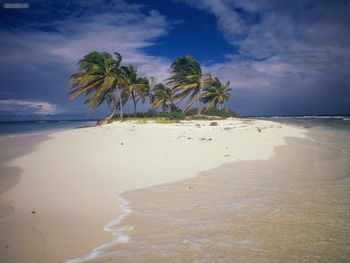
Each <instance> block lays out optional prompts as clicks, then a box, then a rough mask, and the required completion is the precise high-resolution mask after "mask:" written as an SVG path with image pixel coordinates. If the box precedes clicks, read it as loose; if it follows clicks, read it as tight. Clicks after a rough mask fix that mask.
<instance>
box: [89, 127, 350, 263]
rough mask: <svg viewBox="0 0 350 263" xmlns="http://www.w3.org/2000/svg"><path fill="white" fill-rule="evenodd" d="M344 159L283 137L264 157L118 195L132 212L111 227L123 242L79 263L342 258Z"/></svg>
mask: <svg viewBox="0 0 350 263" xmlns="http://www.w3.org/2000/svg"><path fill="white" fill-rule="evenodd" d="M320 134H321V135H322V133H320ZM320 134H319V135H320ZM316 135H317V134H316ZM323 136H324V135H323ZM330 140H332V138H330ZM348 160H349V155H348V153H345V152H344V151H342V150H334V149H330V148H329V147H328V146H327V145H325V144H316V143H313V142H311V141H310V140H306V139H295V138H289V139H288V145H286V146H279V147H277V148H276V149H275V155H274V156H273V157H272V158H271V159H270V160H267V161H266V160H265V161H241V162H237V163H231V164H224V165H221V166H220V167H218V168H215V169H212V170H209V171H205V172H201V173H200V174H199V176H198V177H195V178H191V179H188V180H184V181H181V182H175V183H170V184H164V185H160V186H155V187H150V188H147V189H140V190H133V191H128V192H125V193H123V194H122V197H123V198H125V199H127V200H128V201H129V202H130V208H131V209H132V210H133V212H132V213H131V214H130V215H129V216H127V218H126V219H125V220H124V221H122V223H121V224H119V225H118V226H116V230H118V231H119V233H123V234H124V235H127V236H129V238H130V240H129V242H127V243H121V244H116V245H110V246H108V247H106V248H104V249H102V250H100V251H99V252H100V254H101V255H100V257H99V259H94V260H91V261H84V262H169V263H170V262H247V263H249V262H315V263H316V262H317V263H320V262H349V259H350V220H349V218H350V172H349V171H350V167H349V164H348Z"/></svg>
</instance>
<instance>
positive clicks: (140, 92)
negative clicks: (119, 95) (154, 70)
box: [120, 65, 149, 114]
mask: <svg viewBox="0 0 350 263" xmlns="http://www.w3.org/2000/svg"><path fill="white" fill-rule="evenodd" d="M120 70H121V73H122V76H123V80H124V90H123V91H124V95H125V96H126V100H128V99H129V97H130V96H131V98H132V101H133V103H134V114H135V113H136V106H137V102H138V101H139V100H141V101H142V102H143V103H144V102H145V96H147V93H148V89H149V83H148V79H147V78H138V77H137V69H136V67H135V66H133V65H130V66H122V67H121V68H120Z"/></svg>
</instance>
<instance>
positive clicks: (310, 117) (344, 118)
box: [270, 115, 350, 120]
mask: <svg viewBox="0 0 350 263" xmlns="http://www.w3.org/2000/svg"><path fill="white" fill-rule="evenodd" d="M270 118H271V119H342V120H350V118H348V117H346V116H315V115H305V116H272V117H270Z"/></svg>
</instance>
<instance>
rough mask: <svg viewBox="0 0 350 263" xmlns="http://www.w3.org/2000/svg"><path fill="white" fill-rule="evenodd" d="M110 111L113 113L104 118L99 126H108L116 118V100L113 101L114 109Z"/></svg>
mask: <svg viewBox="0 0 350 263" xmlns="http://www.w3.org/2000/svg"><path fill="white" fill-rule="evenodd" d="M109 107H110V106H109ZM110 110H111V113H110V114H109V115H108V116H106V117H104V118H103V119H102V120H100V121H98V122H97V125H102V124H106V123H108V122H109V121H110V120H111V119H112V118H113V117H114V116H115V112H116V111H117V102H116V100H115V98H114V100H113V107H112V108H110Z"/></svg>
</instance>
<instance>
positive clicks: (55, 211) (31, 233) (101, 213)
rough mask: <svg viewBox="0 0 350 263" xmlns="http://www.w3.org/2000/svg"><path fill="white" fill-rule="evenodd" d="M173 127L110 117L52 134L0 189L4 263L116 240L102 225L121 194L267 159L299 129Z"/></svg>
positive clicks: (48, 258)
mask: <svg viewBox="0 0 350 263" xmlns="http://www.w3.org/2000/svg"><path fill="white" fill-rule="evenodd" d="M210 123H211V122H210V121H188V122H183V123H173V124H157V123H147V124H138V123H133V122H123V123H120V122H114V123H112V124H108V125H104V126H100V127H91V128H81V129H74V130H65V131H61V132H56V133H53V134H50V137H51V138H50V139H49V140H46V141H44V142H41V143H40V145H38V146H37V148H36V149H35V150H34V151H33V152H31V153H28V154H26V155H23V156H21V157H19V158H16V159H13V160H11V161H9V162H7V163H6V165H7V166H11V167H20V168H21V169H22V173H21V176H20V180H19V182H18V183H17V184H16V185H15V186H14V187H12V188H11V189H9V190H7V191H5V192H4V193H2V194H1V199H0V201H1V203H2V204H6V205H8V206H12V207H14V211H13V212H12V214H10V215H7V216H5V217H3V218H1V221H0V223H1V232H2V239H1V248H0V254H1V259H2V260H5V261H4V262H8V263H10V262H16V263H19V262H50V263H52V262H61V261H64V260H68V259H72V258H76V257H79V256H82V255H84V254H87V253H88V252H90V251H91V250H92V249H94V248H96V247H97V246H99V245H102V244H104V243H108V242H110V241H112V240H114V239H116V237H114V236H113V235H112V234H113V233H111V232H108V231H104V230H103V228H104V226H105V225H106V224H107V223H108V222H110V221H112V220H113V219H115V218H117V217H118V216H120V215H121V214H122V209H121V205H122V204H121V201H120V200H119V199H118V193H121V192H123V191H126V190H131V189H136V188H142V187H146V186H149V185H157V184H163V183H168V182H173V181H178V180H182V179H185V178H189V177H193V176H195V175H196V174H197V173H198V172H200V171H203V170H208V169H211V168H214V167H216V166H219V165H220V164H222V163H230V162H236V161H246V160H266V159H269V158H270V157H272V156H273V153H274V147H276V146H280V145H284V144H286V138H287V137H304V133H303V130H302V129H299V128H295V127H291V126H287V125H282V124H278V123H274V122H269V121H263V120H244V119H242V120H239V119H229V120H222V121H217V123H218V125H217V126H211V125H210Z"/></svg>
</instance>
